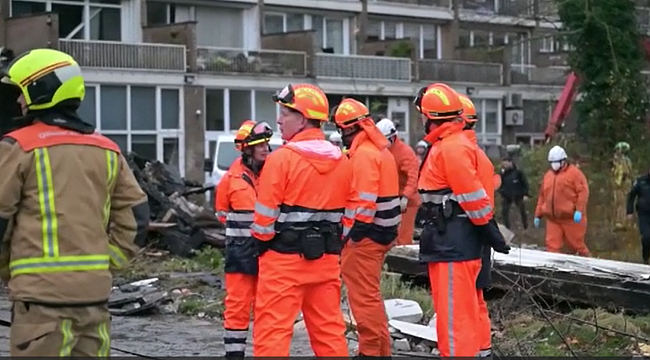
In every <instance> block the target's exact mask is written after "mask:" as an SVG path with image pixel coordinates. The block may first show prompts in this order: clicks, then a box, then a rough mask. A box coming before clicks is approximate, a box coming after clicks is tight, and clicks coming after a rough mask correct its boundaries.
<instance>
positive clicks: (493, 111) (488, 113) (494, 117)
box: [483, 100, 499, 134]
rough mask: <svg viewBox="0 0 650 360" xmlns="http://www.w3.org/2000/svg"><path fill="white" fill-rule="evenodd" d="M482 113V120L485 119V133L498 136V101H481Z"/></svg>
mask: <svg viewBox="0 0 650 360" xmlns="http://www.w3.org/2000/svg"><path fill="white" fill-rule="evenodd" d="M483 104H484V110H483V111H484V112H483V118H484V119H485V120H484V122H485V133H490V134H498V133H499V101H498V100H483Z"/></svg>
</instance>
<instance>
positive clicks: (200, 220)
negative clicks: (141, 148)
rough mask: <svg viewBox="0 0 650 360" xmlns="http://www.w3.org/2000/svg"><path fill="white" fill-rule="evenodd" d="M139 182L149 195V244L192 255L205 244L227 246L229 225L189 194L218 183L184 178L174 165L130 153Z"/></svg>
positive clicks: (175, 253)
mask: <svg viewBox="0 0 650 360" xmlns="http://www.w3.org/2000/svg"><path fill="white" fill-rule="evenodd" d="M126 160H127V162H128V164H129V167H130V168H131V170H132V171H133V174H134V175H135V178H136V180H137V181H138V184H140V187H141V188H142V190H143V191H144V192H145V193H146V194H147V196H148V198H149V207H150V209H151V222H150V223H149V233H150V236H149V238H148V241H149V243H148V245H151V246H154V247H156V248H159V249H162V250H168V251H169V252H170V253H171V254H173V255H177V256H182V257H189V256H191V255H192V254H193V253H194V250H196V249H199V248H200V247H201V246H203V245H205V244H209V245H212V246H216V247H220V248H223V247H224V246H225V228H224V226H223V224H221V223H220V222H219V220H218V219H217V217H216V216H215V214H214V211H213V210H211V209H207V208H205V207H203V206H199V205H196V204H195V203H193V202H191V201H190V200H189V199H188V197H189V196H192V195H198V194H201V196H202V194H204V193H205V192H206V191H208V190H211V189H212V188H213V187H214V186H213V185H211V184H206V185H203V184H197V183H193V182H190V181H187V180H184V179H182V178H181V177H180V175H179V174H178V173H177V172H176V171H174V170H173V169H172V168H171V167H169V166H167V165H165V164H163V163H161V162H160V161H151V160H148V159H145V158H143V157H140V156H138V155H137V154H135V153H133V152H131V153H128V154H127V155H126Z"/></svg>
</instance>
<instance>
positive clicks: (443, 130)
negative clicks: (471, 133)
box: [424, 122, 465, 145]
mask: <svg viewBox="0 0 650 360" xmlns="http://www.w3.org/2000/svg"><path fill="white" fill-rule="evenodd" d="M463 127H465V123H462V122H446V123H443V124H442V125H440V126H438V127H437V128H435V129H433V131H431V132H430V133H428V134H427V136H425V137H424V141H426V142H428V143H429V144H431V145H433V144H435V143H436V142H438V141H440V139H442V138H444V137H446V136H449V135H451V134H454V133H457V132H459V131H463Z"/></svg>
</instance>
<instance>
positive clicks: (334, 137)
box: [330, 131, 343, 142]
mask: <svg viewBox="0 0 650 360" xmlns="http://www.w3.org/2000/svg"><path fill="white" fill-rule="evenodd" d="M341 141H343V138H341V134H339V133H338V132H336V131H335V132H333V133H331V134H330V142H341Z"/></svg>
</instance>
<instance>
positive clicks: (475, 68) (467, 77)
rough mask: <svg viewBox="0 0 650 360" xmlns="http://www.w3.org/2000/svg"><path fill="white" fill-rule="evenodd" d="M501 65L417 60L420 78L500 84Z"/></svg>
mask: <svg viewBox="0 0 650 360" xmlns="http://www.w3.org/2000/svg"><path fill="white" fill-rule="evenodd" d="M502 68H503V66H502V65H501V64H491V63H482V62H472V61H456V60H453V61H452V60H432V59H421V60H418V75H419V78H420V80H427V81H451V82H454V81H458V82H468V83H486V84H498V85H500V84H501V82H502V81H501V75H502V72H503V70H502Z"/></svg>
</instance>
